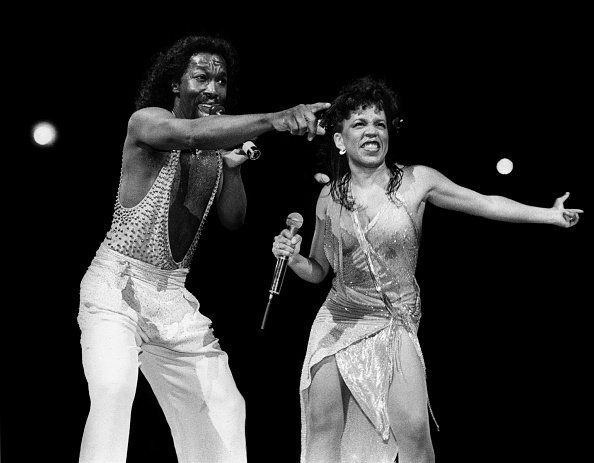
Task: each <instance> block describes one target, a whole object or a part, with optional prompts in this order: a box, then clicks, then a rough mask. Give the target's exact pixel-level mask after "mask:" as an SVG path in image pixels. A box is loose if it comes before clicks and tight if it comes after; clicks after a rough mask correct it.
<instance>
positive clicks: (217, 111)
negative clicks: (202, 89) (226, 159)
mask: <svg viewBox="0 0 594 463" xmlns="http://www.w3.org/2000/svg"><path fill="white" fill-rule="evenodd" d="M208 114H209V115H211V116H213V115H215V116H220V115H221V114H225V107H224V106H222V105H220V104H213V105H210V108H208ZM239 146H240V145H237V146H236V147H234V148H239ZM241 151H243V152H244V153H245V155H246V156H247V157H248V159H249V160H250V161H255V160H256V159H258V158H259V157H260V155H261V154H262V153H261V152H260V150H259V149H258V148H257V147H256V145H255V144H254V142H253V141H251V140H248V141H246V142H243V144H242V145H241Z"/></svg>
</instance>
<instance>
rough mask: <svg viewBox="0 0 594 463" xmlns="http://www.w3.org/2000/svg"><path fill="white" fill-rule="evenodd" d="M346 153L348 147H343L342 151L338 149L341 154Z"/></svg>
mask: <svg viewBox="0 0 594 463" xmlns="http://www.w3.org/2000/svg"><path fill="white" fill-rule="evenodd" d="M344 153H346V148H343V149H341V150H340V151H338V154H340V155H341V156H342V155H343V154H344Z"/></svg>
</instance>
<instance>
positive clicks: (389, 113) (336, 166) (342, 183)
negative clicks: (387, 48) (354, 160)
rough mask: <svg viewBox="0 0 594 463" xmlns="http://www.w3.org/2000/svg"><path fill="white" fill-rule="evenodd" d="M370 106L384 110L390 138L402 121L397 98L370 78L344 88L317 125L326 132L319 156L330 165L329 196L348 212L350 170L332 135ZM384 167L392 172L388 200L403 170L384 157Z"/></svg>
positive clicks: (380, 81) (379, 81)
mask: <svg viewBox="0 0 594 463" xmlns="http://www.w3.org/2000/svg"><path fill="white" fill-rule="evenodd" d="M370 106H375V107H376V108H378V109H379V110H383V111H384V113H385V114H386V119H387V121H388V133H389V135H390V136H392V135H396V134H397V132H398V130H399V128H400V124H401V121H402V119H401V118H400V111H399V110H400V107H399V103H398V96H397V95H396V92H395V91H394V90H392V89H391V88H390V87H389V86H388V84H387V83H386V81H385V80H383V79H379V78H374V77H371V76H364V77H359V78H357V79H354V80H351V81H350V82H349V83H347V84H346V85H345V86H343V87H342V88H341V90H340V92H339V95H338V97H336V98H335V100H334V101H333V102H332V105H331V106H330V107H329V108H328V110H327V111H326V113H325V114H324V115H323V116H322V118H321V122H320V124H321V125H322V126H323V127H324V129H325V130H326V140H325V143H324V144H323V145H322V152H321V154H322V155H323V157H324V159H325V161H326V163H327V164H329V165H328V167H329V169H328V171H329V173H330V193H331V195H332V198H333V199H334V201H336V202H338V203H339V204H341V205H342V206H343V207H345V208H346V209H348V210H352V209H353V208H354V207H355V202H354V199H353V197H352V195H351V194H350V188H349V185H350V180H351V170H350V168H349V164H348V160H347V158H346V156H341V155H340V154H339V153H338V148H336V146H335V144H334V141H333V136H334V134H335V133H337V132H341V131H342V129H343V124H344V121H345V120H347V119H349V118H350V117H351V114H352V112H353V111H357V110H359V109H366V108H368V107H370ZM386 165H387V166H388V168H389V170H390V172H391V177H390V181H389V183H388V187H387V189H386V194H387V195H388V196H390V197H391V196H392V195H393V194H394V193H395V192H396V190H398V187H399V186H400V183H401V181H402V169H400V168H399V167H398V165H397V164H396V161H394V160H392V159H390V157H389V156H386Z"/></svg>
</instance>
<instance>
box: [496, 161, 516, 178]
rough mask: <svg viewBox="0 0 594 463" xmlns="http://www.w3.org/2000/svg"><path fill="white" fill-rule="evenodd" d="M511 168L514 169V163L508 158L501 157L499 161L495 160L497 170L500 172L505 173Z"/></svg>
mask: <svg viewBox="0 0 594 463" xmlns="http://www.w3.org/2000/svg"><path fill="white" fill-rule="evenodd" d="M512 170H514V163H513V162H511V161H510V160H509V159H507V158H502V159H500V160H499V161H497V172H499V173H500V174H502V175H507V174H509V173H510V172H511V171H512Z"/></svg>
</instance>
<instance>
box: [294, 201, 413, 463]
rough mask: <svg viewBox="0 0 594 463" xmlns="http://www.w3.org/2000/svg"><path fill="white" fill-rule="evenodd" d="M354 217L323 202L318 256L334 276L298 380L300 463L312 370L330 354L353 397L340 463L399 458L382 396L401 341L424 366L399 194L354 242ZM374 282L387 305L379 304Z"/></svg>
mask: <svg viewBox="0 0 594 463" xmlns="http://www.w3.org/2000/svg"><path fill="white" fill-rule="evenodd" d="M353 214H356V212H349V211H348V210H346V209H344V208H341V206H340V205H339V204H337V203H335V202H334V201H332V200H331V198H330V197H329V198H328V200H327V208H326V216H325V230H324V252H325V255H326V258H327V259H328V261H329V262H330V265H331V266H332V269H333V270H334V273H335V276H334V279H333V281H332V288H331V290H330V292H329V294H328V296H327V298H326V300H325V302H324V304H323V305H322V307H321V308H320V310H319V312H318V315H317V317H316V319H315V321H314V323H313V326H312V329H311V333H310V338H309V342H308V346H307V352H306V356H305V362H304V365H303V370H302V374H301V381H300V397H301V422H302V427H301V429H302V436H301V438H302V440H301V442H302V455H301V461H302V463H305V462H306V459H305V449H306V444H307V439H308V432H309V428H308V426H309V425H308V422H307V416H308V407H309V387H310V384H311V379H312V371H313V369H314V367H315V365H316V364H318V363H319V362H320V361H321V360H323V359H324V358H326V357H328V356H332V355H334V356H335V359H336V364H337V366H338V368H339V370H340V374H341V376H342V378H343V379H344V381H345V383H346V385H347V386H348V388H349V390H350V392H351V394H350V396H351V397H350V399H349V404H348V409H347V414H346V426H345V430H344V433H343V438H342V446H341V448H342V453H341V455H342V461H343V462H349V463H354V462H373V463H382V462H393V461H394V460H395V458H396V455H397V452H398V447H397V444H396V442H395V439H394V436H393V434H392V433H391V432H390V422H389V418H388V413H387V394H388V389H389V385H390V382H391V379H392V374H393V371H394V367H396V369H398V367H399V364H398V361H399V339H400V336H405V335H408V336H410V337H411V340H412V342H413V344H414V346H415V349H416V351H417V353H418V355H419V357H420V359H421V362H423V357H422V353H421V349H420V346H419V343H418V338H417V329H418V326H419V321H420V318H421V303H420V295H419V287H418V285H417V282H416V279H415V276H414V275H415V268H416V263H417V254H418V246H419V239H420V236H419V231H418V230H417V229H416V227H415V224H414V222H413V220H412V217H411V215H410V213H409V211H408V210H407V207H406V204H405V203H404V202H403V201H402V200H401V199H399V198H398V196H395V197H394V198H393V200H390V199H389V198H388V197H386V201H385V204H384V205H383V207H382V208H380V210H379V212H378V213H377V215H376V216H375V217H374V218H373V219H372V220H371V221H370V222H369V223H368V224H367V226H365V227H364V228H359V230H360V231H361V233H362V234H361V235H360V237H359V238H358V237H357V227H358V226H359V225H358V221H357V220H353V219H354V218H355V217H354V216H353ZM359 227H360V226H359ZM361 239H363V240H364V241H363V243H362V242H361V241H360V240H361ZM365 241H366V242H367V243H365ZM361 244H365V245H367V244H368V245H369V248H368V249H369V252H370V257H371V261H372V266H371V267H369V266H368V265H366V264H365V260H363V262H364V263H363V264H361V263H360V262H361V255H362V251H363V250H362V246H361ZM363 255H364V254H363ZM355 262H359V263H358V264H357V265H356V264H355ZM370 268H372V269H373V270H370ZM372 271H373V272H374V274H375V275H372V273H371V272H372ZM377 281H379V282H380V283H381V288H382V289H383V291H384V294H385V295H386V296H388V298H389V300H390V303H391V307H387V306H386V304H385V303H384V302H383V300H382V297H381V296H380V293H379V292H378V290H377V286H376V282H377ZM394 362H396V364H394Z"/></svg>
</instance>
